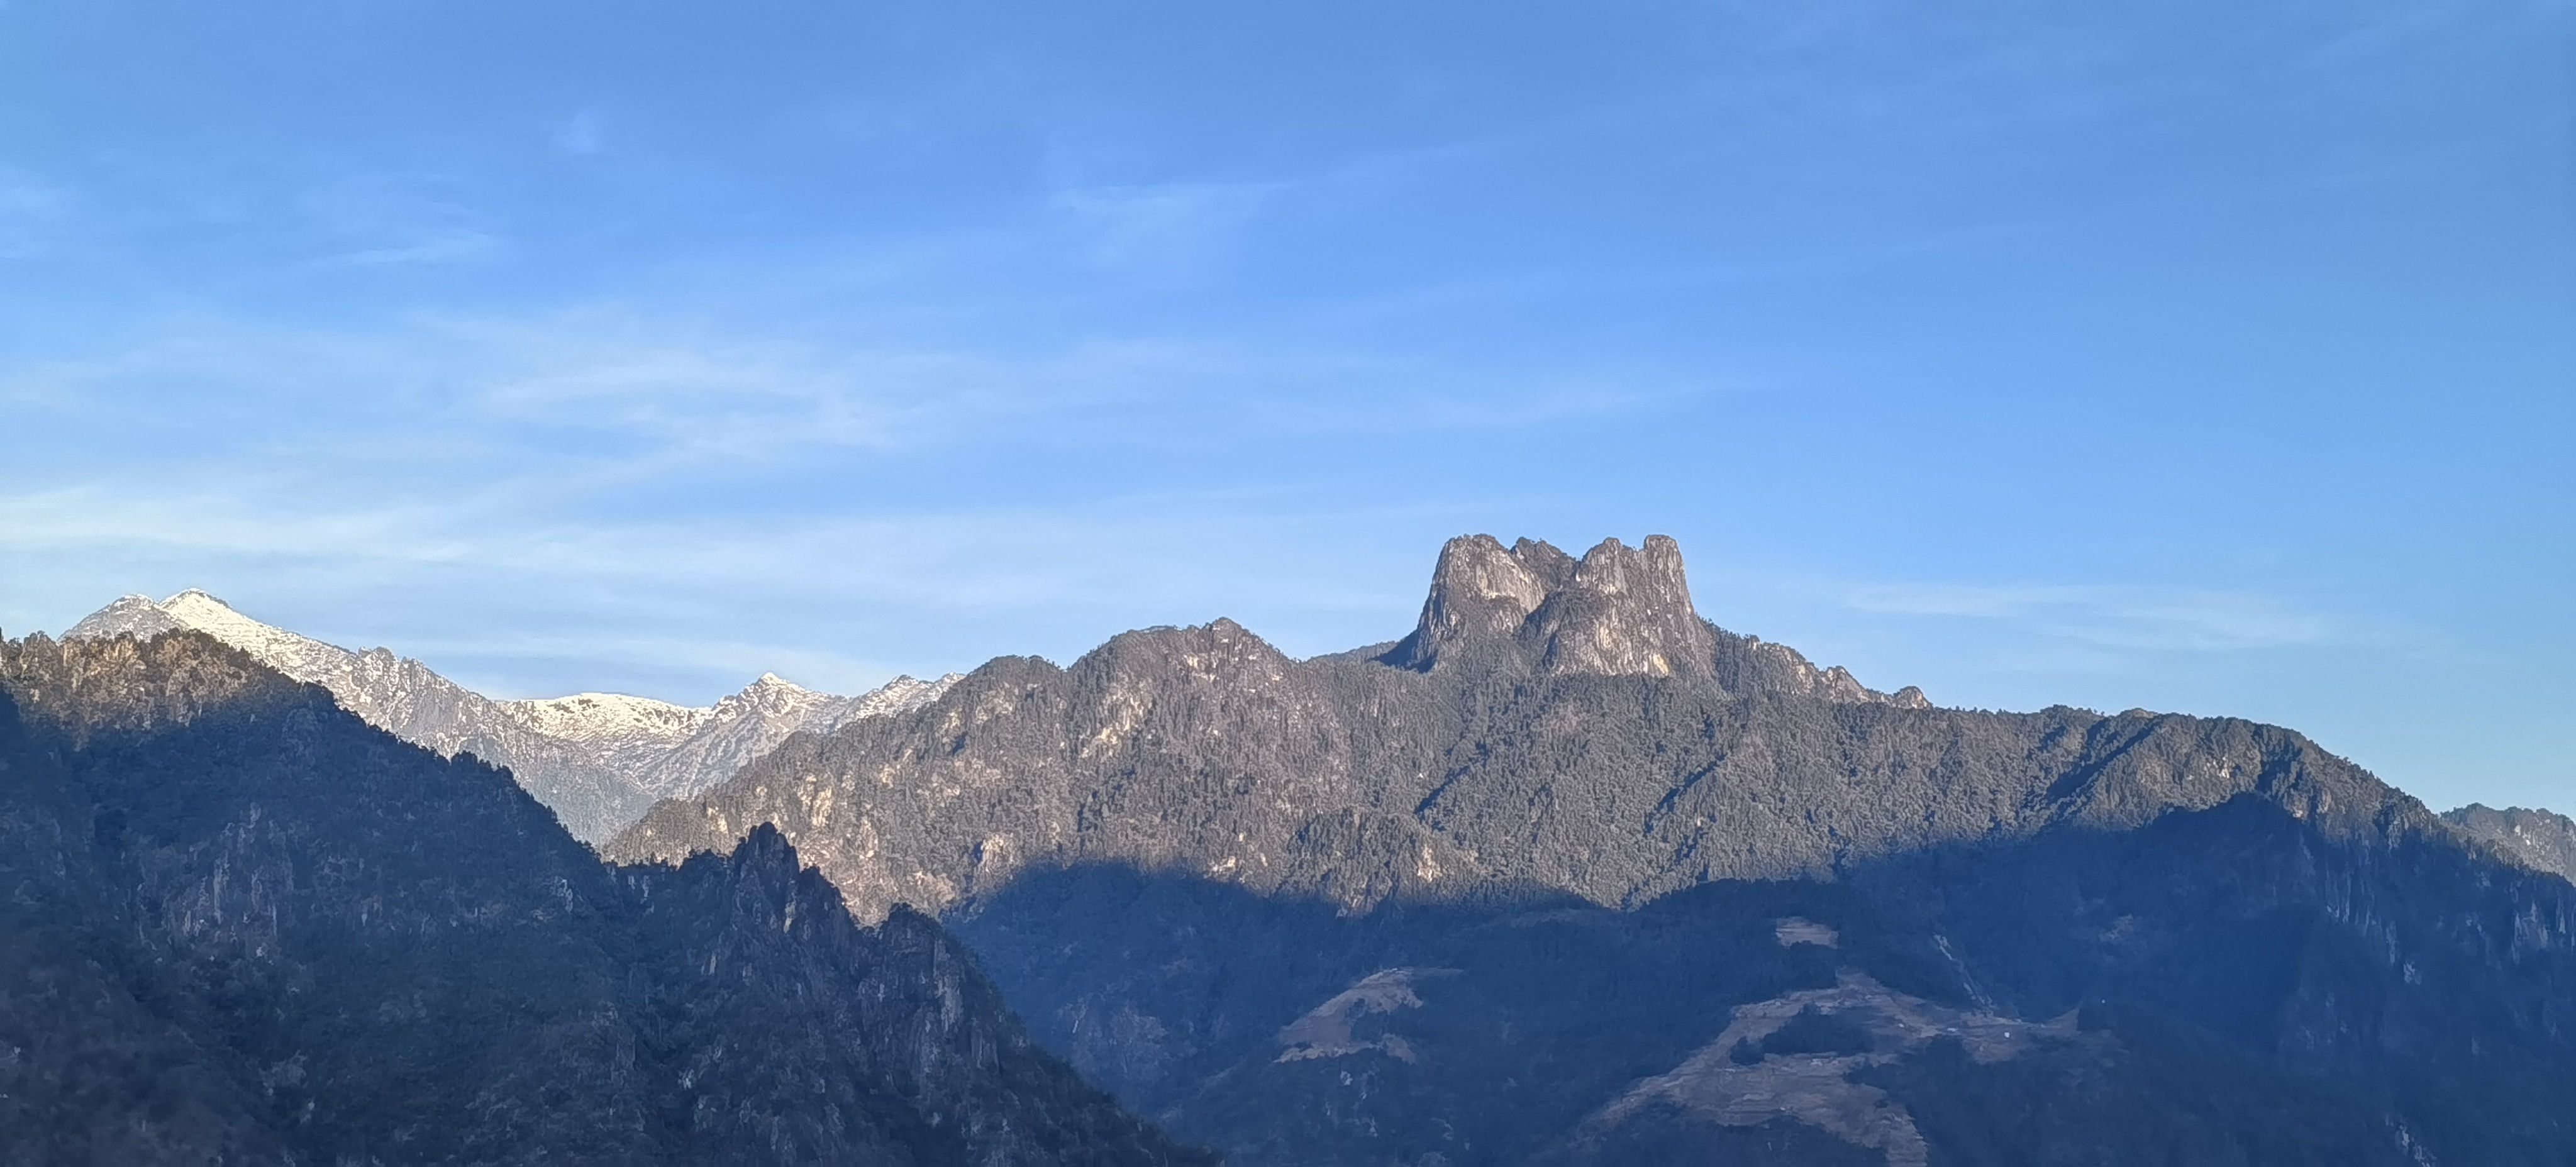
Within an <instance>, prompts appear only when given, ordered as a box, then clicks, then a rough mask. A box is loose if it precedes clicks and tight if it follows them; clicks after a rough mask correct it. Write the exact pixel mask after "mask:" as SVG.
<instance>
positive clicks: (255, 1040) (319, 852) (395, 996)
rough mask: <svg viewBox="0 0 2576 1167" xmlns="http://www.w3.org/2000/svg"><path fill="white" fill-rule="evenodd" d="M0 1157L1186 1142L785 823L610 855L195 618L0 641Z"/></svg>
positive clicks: (944, 1152)
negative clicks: (824, 868)
mask: <svg viewBox="0 0 2576 1167" xmlns="http://www.w3.org/2000/svg"><path fill="white" fill-rule="evenodd" d="M0 777H5V781H0V877H5V879H6V881H7V884H8V886H9V887H10V889H11V894H10V895H8V896H5V897H0V1159H5V1160H6V1161H9V1162H28V1163H54V1162H60V1163H79V1162H99V1163H107V1162H114V1163H182V1162H185V1163H204V1162H236V1163H283V1162H308V1163H340V1162H355V1163H364V1162H387V1163H391V1162H404V1163H442V1162H452V1163H541V1162H542V1163H550V1164H551V1163H603V1164H611V1163H616V1164H624V1163H699V1162H738V1163H788V1162H798V1163H803V1162H886V1163H979V1164H981V1163H996V1164H998V1163H1029V1164H1037V1163H1057V1162H1091V1163H1163V1162H1177V1161H1185V1160H1187V1159H1188V1158H1189V1156H1187V1155H1185V1154H1183V1153H1181V1152H1179V1151H1176V1150H1175V1149H1174V1148H1173V1147H1172V1145H1171V1144H1169V1143H1167V1142H1166V1141H1165V1140H1163V1139H1162V1137H1161V1136H1159V1135H1158V1134H1156V1133H1155V1132H1154V1131H1153V1130H1152V1129H1151V1128H1150V1127H1147V1126H1145V1125H1144V1124H1142V1123H1141V1122H1139V1121H1137V1120H1135V1119H1133V1118H1131V1117H1129V1116H1127V1115H1126V1114H1125V1113H1124V1112H1122V1111H1120V1110H1119V1109H1118V1108H1117V1106H1116V1105H1115V1104H1114V1103H1112V1102H1111V1101H1109V1100H1108V1099H1107V1098H1106V1097H1105V1096H1103V1095H1102V1094H1100V1093H1099V1092H1097V1091H1096V1090H1093V1089H1092V1088H1090V1087H1089V1086H1086V1085H1085V1084H1083V1083H1082V1082H1081V1081H1080V1080H1079V1079H1078V1078H1077V1077H1075V1076H1074V1075H1073V1073H1072V1072H1071V1071H1070V1070H1068V1069H1067V1068H1065V1067H1064V1066H1063V1065H1062V1064H1061V1063H1059V1062H1057V1061H1055V1060H1054V1059H1053V1058H1051V1057H1050V1056H1048V1055H1046V1054H1044V1053H1042V1052H1040V1051H1038V1050H1037V1049H1036V1048H1035V1047H1034V1046H1032V1045H1031V1043H1030V1041H1029V1039H1028V1038H1027V1037H1026V1036H1025V1034H1024V1033H1023V1031H1022V1030H1021V1029H1020V1027H1019V1025H1018V1023H1017V1022H1016V1021H1015V1020H1013V1019H1012V1018H1011V1016H1010V1015H1009V1014H1008V1012H1007V1011H1005V1010H1004V1009H1003V1008H1002V1007H1001V1005H1000V1003H999V1001H998V1000H997V999H996V997H995V995H994V992H993V990H992V989H991V988H990V986H989V985H987V984H986V983H985V982H984V980H983V979H982V977H981V976H980V975H979V974H978V973H977V972H976V971H975V968H974V965H973V962H972V961H971V960H970V959H969V958H968V957H967V956H966V955H965V954H964V952H963V951H962V950H961V949H959V948H958V947H957V946H956V945H955V943H954V942H953V941H952V940H950V939H949V938H948V936H947V935H946V934H945V933H944V932H943V931H942V930H941V929H940V928H939V927H938V926H937V925H936V924H934V923H932V922H931V921H929V920H927V919H925V918H922V917H919V916H913V915H908V914H902V915H896V916H894V917H893V918H891V919H889V920H888V921H887V922H886V923H885V924H884V925H882V926H880V927H877V928H862V927H860V926H858V925H857V924H856V923H855V922H854V921H853V920H852V919H851V918H850V916H849V914H848V913H847V912H846V911H845V910H844V909H843V908H842V906H841V902H840V899H839V897H838V895H837V893H835V892H834V891H833V889H832V888H831V887H830V885H829V884H828V883H826V882H825V881H823V880H821V879H820V878H819V877H817V876H815V875H814V874H813V873H812V872H811V871H809V870H806V869H804V868H802V867H801V866H800V865H799V863H798V861H797V859H796V856H795V853H794V851H793V850H792V849H791V848H789V846H788V845H787V843H786V841H785V840H784V839H783V838H781V837H779V836H778V835H777V834H776V833H774V832H755V833H753V834H752V835H751V836H750V837H749V838H747V839H745V840H744V841H743V842H742V843H741V844H740V845H739V846H737V847H731V848H728V849H727V850H728V854H725V855H722V856H712V855H711V856H702V857H700V858H698V859H696V860H694V861H692V862H690V863H688V864H685V865H682V866H680V867H677V868H666V867H643V868H626V869H618V868H611V867H607V866H603V865H602V864H600V863H599V862H597V861H596V860H595V859H594V858H593V857H592V855H591V853H590V852H589V850H588V849H587V848H585V847H584V846H582V845H581V844H580V843H578V842H577V841H575V840H574V839H573V838H571V837H570V836H569V835H567V834H566V833H564V832H563V831H562V829H561V828H560V827H558V826H557V825H556V823H555V821H554V818H553V816H552V815H551V814H549V813H548V812H547V811H546V810H545V809H544V808H543V807H541V806H539V805H538V804H537V803H536V802H535V801H534V800H533V799H531V798H530V797H529V796H528V795H527V793H526V792H524V791H522V790H521V789H520V788H519V787H518V786H516V785H515V784H514V783H512V782H511V781H510V779H509V777H508V776H507V775H505V774H503V773H501V772H500V771H497V770H494V769H491V768H489V767H487V766H484V765H482V764H480V763H477V762H474V761H472V760H470V759H465V760H447V759H441V758H438V757H437V756H435V755H434V754H431V753H428V752H426V751H424V750H421V749H419V748H417V747H414V746H411V745H408V744H406V743H403V742H401V741H398V740H396V739H394V738H393V737H391V736H389V735H387V734H385V733H383V732H380V731H378V730H376V729H373V728H370V727H368V726H366V725H365V724H363V723H361V722H360V721H358V720H357V719H356V718H355V717H353V716H351V715H350V714H348V713H347V712H345V711H343V710H341V709H339V708H338V707H336V706H335V704H334V703H333V702H332V701H331V700H330V699H329V697H328V696H327V695H325V694H324V693H322V692H321V691H319V690H317V689H313V688H309V687H306V686H303V685H298V684H295V683H293V682H291V681H289V680H288V679H286V678H284V677H282V676H280V675H278V674H277V673H274V672H272V671H270V670H268V669H266V668H264V667H262V666H260V665H258V664H257V663H255V662H253V661H252V660H250V659H249V658H248V657H246V656H244V655H242V654H241V653H239V652H236V651H234V650H231V649H229V648H226V647H224V646H221V645H219V644H216V643H215V642H213V641H211V640H208V639H206V638H204V637H201V636H198V635H195V634H192V633H181V634H177V635H169V636H164V637H161V638H160V639H157V640H151V641H135V640H131V639H110V640H90V641H80V642H66V643H61V644H57V643H53V642H50V641H46V640H44V639H42V638H33V639H30V640H27V641H22V642H5V643H0Z"/></svg>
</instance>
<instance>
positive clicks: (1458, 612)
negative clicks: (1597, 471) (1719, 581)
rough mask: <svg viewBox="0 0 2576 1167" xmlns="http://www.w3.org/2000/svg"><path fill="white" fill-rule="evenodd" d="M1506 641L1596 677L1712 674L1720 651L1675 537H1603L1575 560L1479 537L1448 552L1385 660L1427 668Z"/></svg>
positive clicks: (1546, 662)
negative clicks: (1694, 600)
mask: <svg viewBox="0 0 2576 1167" xmlns="http://www.w3.org/2000/svg"><path fill="white" fill-rule="evenodd" d="M1505 645H1509V646H1510V647H1511V648H1512V649H1513V650H1516V654H1517V655H1518V656H1519V657H1520V658H1521V662H1522V663H1525V664H1526V665H1527V666H1528V667H1529V668H1530V669H1532V670H1533V671H1535V672H1538V673H1542V674H1591V675H1596V676H1649V677H1668V676H1672V675H1674V674H1675V673H1685V674H1693V675H1697V674H1704V673H1706V672H1707V671H1708V669H1709V667H1710V660H1711V656H1712V654H1713V652H1714V642H1713V634H1712V632H1711V630H1710V628H1709V626H1708V624H1707V622H1705V621H1703V620H1701V619H1700V618H1699V613H1698V612H1697V611H1696V610H1694V609H1693V608H1692V606H1691V597H1690V585H1689V583H1688V581H1687V580H1685V579H1684V577H1683V574H1682V555H1681V548H1680V547H1679V546H1678V545H1676V544H1675V543H1674V542H1673V541H1672V539H1671V538H1669V537H1667V536H1663V535H1649V536H1647V537H1646V542H1645V545H1644V546H1643V547H1640V548H1630V547H1627V546H1625V545H1623V544H1621V543H1620V542H1619V541H1618V540H1616V539H1605V540H1603V541H1602V542H1601V543H1600V545H1599V546H1596V547H1594V548H1593V549H1592V550H1590V551H1588V552H1586V553H1584V556H1583V558H1582V559H1581V560H1580V561H1577V560H1575V559H1574V558H1572V557H1571V556H1568V555H1567V554H1565V553H1564V552H1562V551H1559V550H1557V549H1556V548H1554V547H1551V546H1549V545H1547V544H1545V543H1541V542H1536V541H1533V540H1529V539H1523V540H1520V541H1519V542H1516V543H1514V544H1513V545H1512V546H1511V548H1510V549H1509V550H1505V549H1504V547H1503V545H1502V543H1501V542H1500V541H1498V540H1496V539H1494V538H1493V537H1492V536H1490V535H1471V536H1467V537H1464V538H1459V539H1452V540H1450V541H1449V543H1448V545H1447V546H1445V547H1443V548H1441V549H1440V562H1439V565H1438V566H1437V567H1436V568H1434V569H1433V571H1432V579H1431V595H1430V597H1429V598H1428V599H1426V600H1425V601H1423V605H1422V619H1421V622H1420V623H1419V624H1418V625H1416V626H1415V628H1414V630H1413V634H1412V635H1410V636H1408V637H1406V638H1405V639H1404V640H1403V641H1402V642H1400V643H1399V644H1397V645H1396V647H1395V649H1394V650H1393V651H1391V652H1389V653H1388V654H1387V656H1386V660H1387V661H1388V663H1390V664H1395V665H1399V666H1402V667H1405V668H1413V669H1422V670H1426V671H1427V670H1431V669H1435V668H1437V667H1439V664H1440V661H1441V659H1442V657H1444V656H1448V657H1452V658H1455V657H1458V656H1460V655H1462V654H1464V655H1467V656H1470V657H1472V658H1474V659H1475V661H1477V662H1478V663H1486V664H1489V663H1490V662H1491V660H1492V658H1493V654H1494V652H1496V651H1497V650H1500V649H1502V647H1503V646H1505ZM1453 667H1477V666H1476V664H1462V665H1458V666H1453Z"/></svg>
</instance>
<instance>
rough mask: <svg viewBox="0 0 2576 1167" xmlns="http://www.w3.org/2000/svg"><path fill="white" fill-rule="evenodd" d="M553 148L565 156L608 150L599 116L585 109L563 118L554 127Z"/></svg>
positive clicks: (595, 111)
mask: <svg viewBox="0 0 2576 1167" xmlns="http://www.w3.org/2000/svg"><path fill="white" fill-rule="evenodd" d="M555 148H556V149H558V150H561V151H563V152H564V153H566V154H574V155H581V154H597V153H599V152H600V151H602V150H605V149H607V148H608V136H607V134H606V132H605V127H604V126H603V124H602V122H601V119H600V114H599V111H598V110H595V109H585V110H582V111H580V112H579V113H576V114H574V115H572V116H571V117H568V118H565V119H564V120H563V123H562V124H560V125H558V126H556V127H555Z"/></svg>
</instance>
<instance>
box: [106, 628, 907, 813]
mask: <svg viewBox="0 0 2576 1167" xmlns="http://www.w3.org/2000/svg"><path fill="white" fill-rule="evenodd" d="M183 629H184V630H192V631H196V632H202V633H205V634H206V635H209V636H212V637H214V638H215V639H217V640H220V641H222V642H224V643H226V644H229V645H232V646H233V647H235V648H238V649H240V650H242V651H243V652H247V653H249V654H250V655H251V656H252V657H254V658H256V659H257V660H259V661H260V662H261V663H263V664H266V665H268V666H269V667H271V668H274V669H276V670H278V671H279V672H281V673H284V674H286V675H287V676H289V677H292V678H294V679H296V680H298V681H305V682H309V683H312V684H316V685H320V686H322V687H323V688H324V689H327V690H329V691H330V693H331V695H332V696H333V697H334V698H336V699H338V701H339V702H340V704H341V705H342V706H343V707H345V708H347V709H348V710H349V711H350V712H353V713H355V714H357V715H358V716H360V717H363V718H365V719H366V720H367V721H368V722H369V723H371V724H373V725H376V726H380V727H382V728H384V729H385V730H387V731H390V732H391V733H393V734H394V735H395V736H398V737H400V738H402V739H403V740H405V741H409V742H415V743H418V744H420V745H423V746H427V747H429V748H430V749H433V750H436V751H438V752H439V753H441V754H445V755H449V756H455V755H458V754H472V755H474V756H475V757H478V758H481V759H483V760H484V761H487V762H491V763H493V764H495V765H499V766H503V767H506V768H508V769H509V771H510V773H511V774H512V775H513V776H514V777H516V778H517V779H518V780H519V782H520V784H521V785H523V786H526V787H527V788H528V791H529V793H531V794H534V795H536V797H537V800H538V801H539V802H542V803H544V804H546V806H548V807H550V808H552V809H553V810H554V812H555V814H556V815H557V816H558V817H560V818H561V819H562V820H563V823H564V826H565V827H566V828H568V829H570V830H571V831H572V833H573V835H574V837H576V838H579V839H582V840H584V841H588V842H598V841H601V840H604V839H606V838H608V837H610V836H612V835H614V834H616V833H617V832H618V831H620V830H622V829H624V828H625V827H626V826H627V825H628V824H630V823H632V822H634V821H635V819H636V818H638V817H640V816H641V815H642V814H643V813H644V811H645V809H646V808H648V807H650V806H652V805H653V803H654V802H655V801H657V800H660V799H665V798H685V797H688V796H690V795H693V794H696V793H697V792H699V791H701V790H704V789H706V788H707V787H709V786H713V785H714V784H716V783H718V782H721V781H723V780H724V779H725V778H727V777H729V776H731V775H732V773H733V772H734V771H735V770H736V769H738V768H740V767H741V766H742V764H743V763H745V762H748V761H750V760H751V759H753V758H755V757H758V756H759V755H761V754H763V753H766V752H767V751H768V750H770V749H771V748H772V747H775V746H776V745H777V744H778V743H779V742H781V741H784V740H786V739H787V737H788V736H789V735H791V734H795V733H799V732H809V733H810V732H821V731H825V730H830V729H832V728H834V727H836V726H839V725H841V724H842V723H844V722H847V721H849V720H851V719H853V718H859V717H867V716H872V715H876V714H882V713H892V712H899V711H902V710H906V709H911V708H915V707H917V706H919V705H921V704H922V703H923V702H926V701H928V700H930V699H931V698H933V697H936V696H938V694H939V693H940V692H941V691H942V690H944V689H945V688H946V687H947V686H948V685H949V684H951V683H953V682H954V681H955V680H956V678H955V677H953V676H952V677H944V678H941V679H940V680H936V681H919V680H914V679H913V678H911V677H898V678H896V679H895V680H894V681H892V682H890V683H888V684H886V685H885V686H883V687H881V688H878V689H876V690H873V691H871V692H868V693H864V694H861V695H859V696H856V697H840V696H834V695H832V694H829V693H817V692H814V691H813V690H810V689H805V688H802V687H800V686H797V685H794V684H791V683H789V682H787V681H785V680H781V679H780V678H779V677H778V676H777V675H775V674H764V675H763V676H762V677H761V678H760V679H759V680H757V681H754V682H752V684H751V685H749V686H748V687H746V688H744V689H743V690H742V691H741V692H739V693H735V694H732V695H730V696H728V697H725V698H723V699H722V700H719V701H717V702H716V703H715V704H714V705H713V706H710V707H692V706H685V705H674V704H671V703H669V702H666V701H655V700H652V699H650V698H645V697H630V696H626V695H623V694H617V693H576V694H574V695H572V696H569V697H555V698H548V699H541V700H528V701H500V700H494V699H492V698H489V697H485V696H483V695H482V694H480V693H476V692H474V691H473V690H471V689H467V688H465V687H464V686H462V685H459V684H457V683H456V682H454V681H451V680H448V679H447V678H445V677H442V676H440V675H438V674H437V673H436V672H433V671H431V670H430V668H429V667H428V666H427V665H424V664H422V663H420V662H419V661H417V660H413V659H411V658H408V657H397V656H395V655H394V654H393V653H392V652H391V651H390V650H387V649H383V648H374V649H369V650H367V651H365V652H352V651H350V650H348V649H345V648H341V647H339V646H338V645H333V644H326V643H323V642H322V641H319V640H315V639H313V638H311V637H308V636H303V635H300V634H297V633H294V632H289V631H287V630H285V629H282V628H278V627H275V626H272V625H269V624H264V623H261V622H260V621H257V620H254V619H252V618H250V617H248V616H244V615H242V614H241V613H240V612H237V611H235V610H234V609H233V608H232V606H231V605H229V604H226V603H224V602H223V601H222V600H220V599H217V598H215V597H214V596H211V595H208V594H207V593H205V592H202V591H198V590H195V589H190V590H188V591H183V592H180V593H178V594H177V595H174V596H171V597H170V598H168V599H166V600H161V601H158V602H155V601H154V600H153V599H152V598H151V597H149V596H139V595H135V596H126V597H124V598H122V599H119V600H117V601H116V602H114V603H111V604H109V605H108V606H106V607H104V608H101V609H99V610H98V611H97V612H94V613H92V614H91V615H90V616H89V617H87V618H86V619H83V620H82V621H81V622H80V623H78V624H75V625H73V626H72V627H71V629H70V630H69V631H67V632H66V633H64V635H65V637H66V638H69V639H96V638H103V637H113V636H120V635H131V636H140V637H150V636H154V635H158V634H160V633H164V632H171V631H177V630H183Z"/></svg>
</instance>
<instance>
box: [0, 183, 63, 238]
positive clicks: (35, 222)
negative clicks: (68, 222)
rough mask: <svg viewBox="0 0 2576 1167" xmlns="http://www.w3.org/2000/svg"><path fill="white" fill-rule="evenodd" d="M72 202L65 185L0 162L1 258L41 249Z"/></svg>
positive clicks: (61, 220)
mask: <svg viewBox="0 0 2576 1167" xmlns="http://www.w3.org/2000/svg"><path fill="white" fill-rule="evenodd" d="M70 203H71V193H70V192H69V191H68V190H65V189H64V188H63V187H61V186H59V185H56V184H54V183H51V182H48V181H45V180H43V179H41V178H38V177H36V176H35V175H32V174H26V173H22V172H19V171H15V170H11V169H10V168H8V167H5V166H0V259H18V258H23V257H25V256H27V255H30V254H33V253H35V252H37V251H39V250H41V249H42V248H43V247H44V246H45V245H46V244H47V243H48V242H50V241H51V240H52V238H53V236H54V234H55V233H56V232H57V231H59V230H60V229H61V226H62V222H63V219H64V217H65V215H66V213H67V211H68V209H69V206H70Z"/></svg>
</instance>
